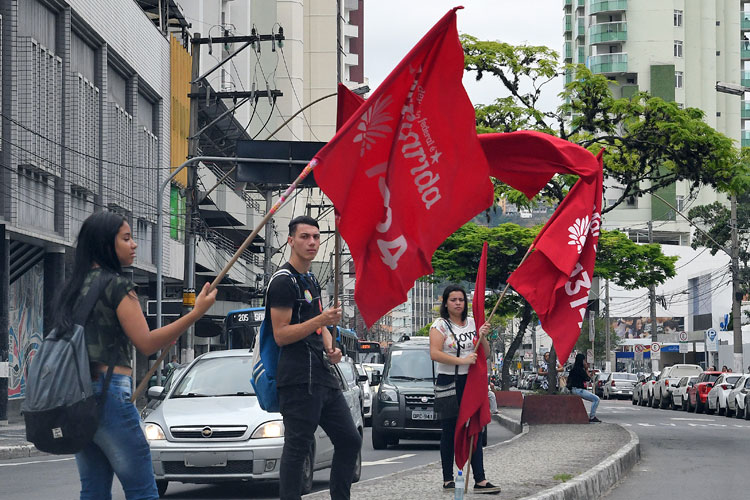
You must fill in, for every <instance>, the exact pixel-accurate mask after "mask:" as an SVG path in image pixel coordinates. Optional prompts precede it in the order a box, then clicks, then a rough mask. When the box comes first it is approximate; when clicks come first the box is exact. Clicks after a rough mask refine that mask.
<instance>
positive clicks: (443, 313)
mask: <svg viewBox="0 0 750 500" xmlns="http://www.w3.org/2000/svg"><path fill="white" fill-rule="evenodd" d="M453 292H461V293H462V294H463V295H464V310H463V311H462V312H461V321H466V317H467V316H468V315H469V301H468V300H467V299H466V290H464V289H463V287H461V286H458V285H448V286H447V287H445V290H443V302H442V303H441V304H440V317H441V318H443V319H450V318H451V316H450V314H449V313H448V306H447V304H448V297H449V296H450V294H451V293H453Z"/></svg>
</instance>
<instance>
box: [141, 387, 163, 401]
mask: <svg viewBox="0 0 750 500" xmlns="http://www.w3.org/2000/svg"><path fill="white" fill-rule="evenodd" d="M164 396H166V394H164V387H162V386H160V385H155V386H153V387H149V388H148V392H147V393H146V397H147V398H148V399H149V400H151V399H164Z"/></svg>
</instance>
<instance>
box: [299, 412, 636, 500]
mask: <svg viewBox="0 0 750 500" xmlns="http://www.w3.org/2000/svg"><path fill="white" fill-rule="evenodd" d="M502 412H503V415H504V416H505V417H506V418H509V420H510V421H512V422H508V421H507V420H506V424H507V423H511V424H512V423H515V425H516V426H520V424H519V422H520V417H521V411H520V410H512V409H503V410H502ZM513 421H514V422H513ZM491 425H499V423H498V422H493V424H491ZM633 439H635V443H633ZM632 447H635V448H636V449H635V452H636V454H637V453H638V445H637V438H635V435H634V434H632V433H630V432H629V431H627V430H625V429H624V428H623V427H621V426H619V425H616V424H607V423H603V424H585V425H536V426H531V427H529V426H524V427H523V431H522V432H521V434H518V435H516V436H515V437H514V438H513V439H511V440H509V441H506V442H504V443H499V444H496V445H491V446H488V447H487V448H485V451H484V467H485V473H486V476H487V478H488V479H489V480H490V481H492V482H493V483H495V484H497V485H499V486H500V487H501V488H502V492H501V493H500V495H497V496H494V495H484V494H473V492H472V488H473V485H474V481H473V478H471V481H470V486H469V492H468V494H467V497H477V498H482V497H486V498H502V499H503V500H505V499H522V498H526V499H530V498H539V499H556V498H560V499H563V498H576V499H579V500H584V499H585V498H592V499H593V498H598V496H597V495H598V494H600V493H592V495H590V496H582V495H584V493H583V492H573V491H572V487H573V486H574V484H573V483H576V482H578V483H582V482H583V481H582V479H579V478H584V479H585V477H586V473H588V479H589V481H588V482H591V479H592V476H593V481H594V483H596V484H595V485H594V486H596V487H598V488H599V489H601V487H602V484H603V479H608V480H612V481H614V482H616V479H618V478H619V477H621V475H622V474H624V473H625V472H627V470H629V469H630V467H632V463H634V461H633V457H632V456H630V455H632V454H633V451H630V455H628V456H629V457H630V458H628V459H625V461H626V462H632V463H630V464H629V465H628V464H627V463H626V464H625V466H624V467H623V466H622V464H619V462H621V461H622V460H614V461H613V460H612V459H611V457H612V456H613V455H616V454H617V453H618V451H619V452H622V451H625V450H623V448H626V449H628V448H632ZM621 454H622V453H621ZM550 457H552V458H550ZM635 461H637V458H636V459H635ZM610 462H614V466H615V468H616V469H617V471H615V472H614V473H613V471H612V470H610V469H611V468H612V467H609V468H608V469H606V470H604V467H601V466H602V464H609V463H610ZM597 468H598V469H597ZM592 469H595V474H592V473H591V472H590V471H591V470H592ZM599 469H602V470H599ZM563 478H564V479H566V480H568V479H571V478H572V479H573V480H572V481H569V483H570V484H569V485H566V484H563V481H562V479H563ZM605 482H606V481H605ZM614 482H612V484H614ZM442 484H443V482H442V473H441V467H440V462H435V463H432V464H429V465H425V466H421V467H416V468H413V469H410V470H406V471H403V472H398V473H395V474H391V475H389V476H385V477H382V478H377V479H372V480H367V481H363V482H361V483H358V484H355V485H353V486H352V499H362V500H365V499H366V500H379V499H383V500H386V499H395V498H401V499H406V498H408V499H410V500H422V499H424V500H433V499H440V498H445V499H448V498H452V492H449V493H446V492H445V491H444V490H443V489H442ZM560 486H562V487H560ZM577 486H578V488H579V490H580V488H581V487H583V490H581V491H585V490H588V489H591V485H590V484H584V485H581V484H578V485H577ZM610 486H611V485H610ZM556 487H557V489H558V490H560V491H553V490H552V489H553V488H556ZM603 487H604V488H605V489H608V488H609V486H607V485H606V484H604V486H603ZM595 489H596V488H595ZM565 490H568V491H567V492H566V491H565ZM304 498H305V499H306V500H317V499H324V498H329V495H328V492H327V491H324V492H318V493H315V494H311V495H306V496H305V497H304Z"/></svg>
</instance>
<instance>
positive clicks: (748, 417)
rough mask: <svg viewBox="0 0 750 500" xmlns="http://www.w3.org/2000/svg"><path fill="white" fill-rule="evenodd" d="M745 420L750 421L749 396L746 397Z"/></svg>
mask: <svg viewBox="0 0 750 500" xmlns="http://www.w3.org/2000/svg"><path fill="white" fill-rule="evenodd" d="M745 420H750V411H748V408H747V396H745Z"/></svg>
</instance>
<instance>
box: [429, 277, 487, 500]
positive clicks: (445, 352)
mask: <svg viewBox="0 0 750 500" xmlns="http://www.w3.org/2000/svg"><path fill="white" fill-rule="evenodd" d="M489 329H490V328H489V324H488V323H485V324H484V325H482V327H481V328H480V329H479V335H477V329H476V326H475V323H474V318H470V317H469V316H468V308H467V300H466V291H465V290H464V289H463V288H462V287H460V286H458V285H448V286H447V287H446V288H445V290H444V291H443V300H442V303H441V304H440V318H438V319H436V320H435V322H434V323H433V324H432V326H431V328H430V357H431V358H432V360H433V361H435V362H437V380H436V382H435V390H436V408H437V407H438V402H437V401H438V399H440V400H441V403H440V408H444V409H443V410H442V411H439V413H442V414H441V415H440V419H441V421H442V436H441V438H440V458H441V461H442V464H443V488H444V489H446V490H448V489H453V488H455V482H454V478H453V463H454V441H453V439H454V435H455V432H456V418H457V417H458V413H457V410H458V406H459V405H460V404H461V397H462V396H463V393H464V387H465V386H466V376H467V374H468V373H469V365H473V364H474V363H476V361H477V354H476V353H475V352H474V346H475V344H476V343H477V342H481V343H482V346H483V347H484V352H485V353H488V352H490V349H489V344H488V342H487V333H488V332H489ZM486 394H487V393H486V391H485V397H487V396H486ZM450 398H455V403H456V404H455V405H454V406H453V409H452V410H451V409H449V408H450V405H447V404H443V403H442V401H443V400H447V399H450ZM477 441H478V442H477V447H476V450H474V453H473V454H472V456H471V469H472V472H473V473H474V481H475V484H474V492H475V493H499V492H500V488H499V487H497V486H495V485H494V484H492V483H490V482H489V481H487V479H486V478H485V477H484V462H483V454H482V440H481V439H478V440H477Z"/></svg>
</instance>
